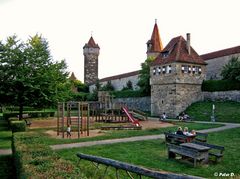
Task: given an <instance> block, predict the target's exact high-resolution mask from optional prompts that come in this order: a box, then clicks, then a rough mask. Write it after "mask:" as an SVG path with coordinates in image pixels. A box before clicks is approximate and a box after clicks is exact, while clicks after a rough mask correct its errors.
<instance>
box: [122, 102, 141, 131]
mask: <svg viewBox="0 0 240 179" xmlns="http://www.w3.org/2000/svg"><path fill="white" fill-rule="evenodd" d="M122 109H123V111H124V112H125V114H126V115H127V117H128V119H129V120H130V121H131V122H132V123H133V124H134V125H135V126H140V123H139V122H138V120H136V119H134V118H133V116H132V115H131V114H130V113H129V111H128V109H127V108H126V107H122Z"/></svg>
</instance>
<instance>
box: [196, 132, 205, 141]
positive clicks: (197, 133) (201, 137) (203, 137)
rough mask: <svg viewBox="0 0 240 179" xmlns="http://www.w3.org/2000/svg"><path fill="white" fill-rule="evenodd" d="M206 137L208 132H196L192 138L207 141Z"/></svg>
mask: <svg viewBox="0 0 240 179" xmlns="http://www.w3.org/2000/svg"><path fill="white" fill-rule="evenodd" d="M207 137H208V134H205V133H201V132H196V137H195V139H194V140H195V141H198V142H207Z"/></svg>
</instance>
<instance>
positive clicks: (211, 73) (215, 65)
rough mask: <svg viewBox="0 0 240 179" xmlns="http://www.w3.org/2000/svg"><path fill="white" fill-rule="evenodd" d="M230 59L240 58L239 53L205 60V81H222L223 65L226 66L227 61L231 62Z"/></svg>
mask: <svg viewBox="0 0 240 179" xmlns="http://www.w3.org/2000/svg"><path fill="white" fill-rule="evenodd" d="M232 57H240V53H237V54H234V55H229V56H223V57H218V58H213V59H209V60H206V62H207V64H208V65H207V80H210V79H216V80H219V79H222V77H221V71H222V68H223V66H224V65H226V64H227V63H228V62H229V60H231V58H232Z"/></svg>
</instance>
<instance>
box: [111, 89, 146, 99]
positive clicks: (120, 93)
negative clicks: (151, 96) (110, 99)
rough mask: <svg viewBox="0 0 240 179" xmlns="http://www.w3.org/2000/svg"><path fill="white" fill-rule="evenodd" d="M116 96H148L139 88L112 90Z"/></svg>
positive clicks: (112, 93)
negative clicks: (135, 89)
mask: <svg viewBox="0 0 240 179" xmlns="http://www.w3.org/2000/svg"><path fill="white" fill-rule="evenodd" d="M110 94H111V95H113V96H114V97H115V98H131V97H144V96H146V95H145V94H144V93H143V92H142V91H140V90H137V91H134V90H124V91H113V92H110Z"/></svg>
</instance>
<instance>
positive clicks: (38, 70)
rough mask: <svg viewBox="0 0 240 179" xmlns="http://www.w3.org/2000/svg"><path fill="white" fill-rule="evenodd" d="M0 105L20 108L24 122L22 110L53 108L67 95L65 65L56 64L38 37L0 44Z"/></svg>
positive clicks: (10, 40)
mask: <svg viewBox="0 0 240 179" xmlns="http://www.w3.org/2000/svg"><path fill="white" fill-rule="evenodd" d="M0 60H1V64H0V82H1V86H0V97H1V99H0V103H1V104H13V105H18V106H19V116H20V119H21V118H22V113H23V106H24V105H28V106H34V107H45V106H51V105H53V104H54V103H56V102H57V101H58V100H59V99H61V96H60V95H63V94H64V95H66V96H67V93H68V91H70V88H68V86H69V84H68V82H67V76H68V73H67V72H66V68H67V66H66V63H65V62H64V60H62V61H61V62H55V61H53V59H52V57H51V55H50V51H49V49H48V42H47V41H46V39H44V38H42V37H41V36H39V35H35V36H33V37H30V38H29V39H28V41H27V42H26V43H24V42H22V41H20V40H18V39H17V36H12V37H8V38H7V40H6V43H5V44H3V42H0Z"/></svg>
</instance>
